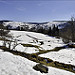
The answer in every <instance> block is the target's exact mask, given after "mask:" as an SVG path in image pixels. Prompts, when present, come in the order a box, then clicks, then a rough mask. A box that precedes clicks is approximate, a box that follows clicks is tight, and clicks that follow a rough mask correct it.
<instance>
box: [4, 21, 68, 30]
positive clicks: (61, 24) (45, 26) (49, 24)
mask: <svg viewBox="0 0 75 75" xmlns="http://www.w3.org/2000/svg"><path fill="white" fill-rule="evenodd" d="M3 24H4V25H5V26H10V28H9V29H15V28H17V27H18V26H19V27H23V28H25V27H26V26H27V27H28V29H31V28H35V29H39V28H41V27H42V28H43V29H49V27H51V28H53V25H55V26H59V29H60V28H64V27H65V26H66V24H67V22H46V23H29V22H3Z"/></svg>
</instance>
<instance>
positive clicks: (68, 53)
mask: <svg viewBox="0 0 75 75" xmlns="http://www.w3.org/2000/svg"><path fill="white" fill-rule="evenodd" d="M39 56H41V57H46V58H50V59H52V60H54V61H59V62H62V63H65V64H72V65H75V49H74V48H73V49H71V48H67V49H62V50H60V51H58V52H48V53H45V54H41V55H39Z"/></svg>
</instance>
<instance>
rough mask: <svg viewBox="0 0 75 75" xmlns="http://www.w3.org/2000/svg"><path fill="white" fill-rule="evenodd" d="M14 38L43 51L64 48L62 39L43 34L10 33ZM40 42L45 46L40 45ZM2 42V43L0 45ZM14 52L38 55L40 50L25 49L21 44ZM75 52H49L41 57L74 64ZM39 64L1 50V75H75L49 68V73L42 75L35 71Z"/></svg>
mask: <svg viewBox="0 0 75 75" xmlns="http://www.w3.org/2000/svg"><path fill="white" fill-rule="evenodd" d="M9 34H12V35H13V36H14V38H16V37H17V36H19V37H18V38H16V39H17V40H18V43H22V44H32V45H36V46H39V47H42V48H41V50H50V49H53V48H55V47H60V46H64V45H65V44H64V43H63V42H62V39H57V38H55V37H50V36H48V35H44V34H41V33H35V32H27V31H10V33H9ZM37 40H38V41H37ZM40 41H42V42H43V44H42V45H41V44H40ZM1 42H2V41H0V44H2V43H1ZM14 50H17V51H21V52H26V53H30V54H31V53H37V52H39V49H37V48H35V47H24V46H23V45H21V44H19V45H18V46H17V47H16V48H15V49H14ZM74 54H75V51H74V49H69V50H68V49H63V50H60V51H58V52H49V53H45V54H41V55H40V56H41V57H47V58H50V59H52V60H54V61H59V62H63V63H69V64H74V62H75V55H74ZM36 64H37V63H35V62H33V61H30V60H28V59H26V58H24V57H21V56H17V55H13V54H11V53H9V52H3V51H2V50H1V49H0V75H75V74H74V73H72V72H69V71H65V70H61V69H57V68H53V67H49V66H48V69H49V71H48V73H46V74H45V73H41V72H40V71H36V70H34V69H33V66H35V65H36ZM74 65H75V64H74Z"/></svg>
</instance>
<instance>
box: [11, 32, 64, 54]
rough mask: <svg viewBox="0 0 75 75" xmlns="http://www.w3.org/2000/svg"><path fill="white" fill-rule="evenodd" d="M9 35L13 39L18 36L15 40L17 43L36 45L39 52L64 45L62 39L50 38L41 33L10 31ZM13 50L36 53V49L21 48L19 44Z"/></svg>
mask: <svg viewBox="0 0 75 75" xmlns="http://www.w3.org/2000/svg"><path fill="white" fill-rule="evenodd" d="M10 34H12V35H13V36H14V38H16V37H17V36H20V37H18V38H17V40H18V43H23V44H32V45H37V46H39V47H40V49H41V50H50V49H53V48H55V47H59V46H63V45H64V43H63V42H62V39H56V38H55V37H50V36H48V35H44V34H41V33H35V32H27V31H10ZM40 42H43V44H42V45H41V44H40ZM15 49H16V50H19V51H24V52H27V53H36V52H38V49H37V48H35V47H23V46H22V45H21V44H20V45H18V46H17V47H16V48H15Z"/></svg>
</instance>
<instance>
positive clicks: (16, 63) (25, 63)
mask: <svg viewBox="0 0 75 75" xmlns="http://www.w3.org/2000/svg"><path fill="white" fill-rule="evenodd" d="M36 64H37V63H35V62H33V61H30V60H28V59H26V58H23V57H20V56H15V55H13V54H11V53H8V52H3V51H2V50H0V75H75V74H74V73H71V72H69V71H65V70H60V69H56V68H52V67H48V68H49V72H48V73H46V74H45V73H40V72H39V71H36V70H34V69H33V66H35V65H36Z"/></svg>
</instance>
